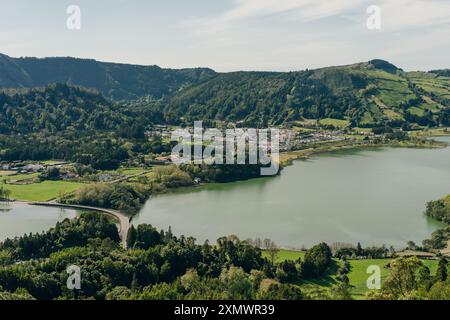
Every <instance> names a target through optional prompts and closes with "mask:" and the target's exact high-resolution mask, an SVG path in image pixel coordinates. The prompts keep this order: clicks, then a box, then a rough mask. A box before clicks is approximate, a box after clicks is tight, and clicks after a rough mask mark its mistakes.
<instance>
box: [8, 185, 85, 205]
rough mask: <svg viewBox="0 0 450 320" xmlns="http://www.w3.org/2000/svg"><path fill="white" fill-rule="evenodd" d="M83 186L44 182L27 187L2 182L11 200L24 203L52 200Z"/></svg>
mask: <svg viewBox="0 0 450 320" xmlns="http://www.w3.org/2000/svg"><path fill="white" fill-rule="evenodd" d="M82 185H83V184H82V183H77V182H67V181H44V182H40V183H33V184H27V185H13V184H7V185H4V184H3V181H1V182H0V186H4V187H6V189H8V190H10V191H11V195H10V197H11V199H15V200H22V201H48V200H52V199H55V198H57V197H59V196H60V195H61V194H64V193H69V192H73V191H75V190H77V189H78V188H80V187H81V186H82Z"/></svg>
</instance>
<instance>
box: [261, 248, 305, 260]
mask: <svg viewBox="0 0 450 320" xmlns="http://www.w3.org/2000/svg"><path fill="white" fill-rule="evenodd" d="M262 255H263V257H265V258H269V254H268V253H267V251H263V254H262ZM304 256H305V252H304V251H293V250H280V251H279V252H278V254H277V257H276V259H275V262H282V261H285V260H297V259H298V258H301V259H303V257H304Z"/></svg>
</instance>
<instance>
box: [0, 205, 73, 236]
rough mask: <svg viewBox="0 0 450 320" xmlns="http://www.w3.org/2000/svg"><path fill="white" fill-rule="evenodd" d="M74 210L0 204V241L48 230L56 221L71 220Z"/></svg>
mask: <svg viewBox="0 0 450 320" xmlns="http://www.w3.org/2000/svg"><path fill="white" fill-rule="evenodd" d="M77 214H78V212H77V211H75V210H67V209H63V208H53V207H40V206H29V205H25V204H20V203H11V204H6V203H0V240H4V239H6V238H13V237H16V236H21V235H24V234H29V233H36V232H42V231H45V230H48V229H50V228H52V227H54V226H55V225H56V223H57V222H58V221H62V220H64V219H67V218H69V219H72V218H74V217H76V216H77Z"/></svg>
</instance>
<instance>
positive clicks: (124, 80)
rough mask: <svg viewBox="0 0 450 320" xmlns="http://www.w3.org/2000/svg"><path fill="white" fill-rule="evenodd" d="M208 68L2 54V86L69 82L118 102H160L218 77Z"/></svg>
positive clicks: (0, 81) (21, 86) (0, 73)
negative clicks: (150, 99) (20, 56)
mask: <svg viewBox="0 0 450 320" xmlns="http://www.w3.org/2000/svg"><path fill="white" fill-rule="evenodd" d="M214 74H215V72H214V71H213V70H211V69H207V68H197V69H182V70H174V69H162V68H160V67H158V66H139V65H129V64H119V63H105V62H99V61H95V60H92V59H75V58H69V57H65V58H45V59H37V58H12V57H8V56H6V55H3V54H0V87H3V88H33V87H44V86H47V85H49V84H52V83H69V84H73V85H78V86H83V87H86V88H92V89H96V90H98V91H99V92H101V93H102V94H103V95H104V96H105V97H107V98H110V99H114V100H133V99H137V98H140V97H143V96H148V97H151V98H153V99H160V98H162V97H164V96H167V95H172V94H174V93H175V92H177V91H178V90H180V89H181V88H183V87H186V86H189V85H192V84H194V83H197V82H200V81H203V80H205V79H208V78H210V77H212V76H214Z"/></svg>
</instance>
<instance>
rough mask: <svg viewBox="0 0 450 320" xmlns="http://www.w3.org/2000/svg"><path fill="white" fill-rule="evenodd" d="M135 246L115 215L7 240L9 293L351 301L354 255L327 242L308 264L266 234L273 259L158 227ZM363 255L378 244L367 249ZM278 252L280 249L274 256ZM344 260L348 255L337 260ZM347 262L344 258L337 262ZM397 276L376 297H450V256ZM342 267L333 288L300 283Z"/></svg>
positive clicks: (146, 230) (2, 291)
mask: <svg viewBox="0 0 450 320" xmlns="http://www.w3.org/2000/svg"><path fill="white" fill-rule="evenodd" d="M127 244H128V250H124V249H123V248H121V247H120V245H119V235H118V232H117V228H116V226H115V224H114V223H113V222H112V221H109V219H108V218H106V217H104V216H101V215H99V214H95V213H83V214H82V215H81V216H79V217H78V218H76V219H74V220H68V219H67V220H64V221H62V222H60V223H58V224H57V225H56V227H55V228H53V229H51V230H49V231H47V232H43V233H41V234H30V235H24V236H22V237H16V238H15V239H7V240H5V241H4V242H3V243H0V299H100V300H103V299H107V300H124V299H125V300H126V299H132V300H161V299H164V300H167V299H169V300H175V299H218V300H227V299H238V300H254V299H264V300H267V299H274V300H301V299H334V300H348V299H351V298H352V296H351V286H350V285H349V279H348V276H347V274H348V272H349V270H350V266H349V264H348V261H347V260H346V257H347V256H346V254H345V252H343V251H340V254H339V255H338V256H336V258H334V259H333V254H332V251H331V249H330V248H329V247H328V245H326V244H325V243H321V244H318V245H316V246H313V247H312V248H310V249H309V250H307V251H306V253H305V255H304V257H303V258H302V259H298V260H295V261H293V260H285V261H279V262H277V261H275V260H274V259H273V257H274V256H275V255H276V247H274V246H273V244H272V242H271V241H270V240H268V239H267V240H264V245H265V246H266V247H265V250H266V251H267V252H269V258H267V257H263V254H262V250H261V249H260V248H259V247H258V246H255V245H254V244H252V243H251V242H250V241H241V240H239V239H238V238H237V237H236V236H228V237H222V238H219V239H218V240H217V242H216V243H215V244H214V245H213V244H209V243H208V242H205V243H204V244H196V241H195V239H194V238H190V237H184V236H180V237H175V236H174V235H173V234H172V231H171V230H170V229H169V230H167V231H158V230H156V229H155V228H154V227H152V226H151V225H145V224H143V225H139V226H137V227H132V228H131V229H130V230H129V233H128V236H127ZM358 250H361V252H360V253H359V254H362V256H361V258H363V257H368V256H365V254H368V253H369V252H374V251H371V250H370V249H362V248H358ZM272 253H273V254H272ZM337 259H340V260H337ZM337 261H339V262H337ZM70 265H76V266H78V267H79V268H80V270H81V289H80V290H69V289H68V288H67V285H66V282H67V278H68V274H67V272H66V268H67V267H68V266H70ZM386 267H387V268H388V269H389V270H390V274H391V275H390V276H388V277H387V278H386V280H385V281H384V283H383V287H382V289H381V290H375V291H372V292H370V293H369V294H368V296H367V297H368V298H370V299H449V298H450V291H449V288H450V286H449V283H448V281H449V279H448V273H447V272H448V270H447V261H446V260H445V259H444V258H441V259H440V262H439V266H438V268H437V271H436V272H435V274H431V272H430V270H429V269H428V268H427V267H426V266H425V265H424V264H423V262H421V261H420V260H418V259H416V258H400V259H396V260H393V261H392V262H390V263H389V265H387V266H386ZM330 270H337V277H336V283H335V284H334V285H333V286H331V287H330V288H327V289H325V288H322V289H321V290H318V289H317V288H315V287H314V286H313V287H309V286H306V287H305V286H300V284H302V283H314V281H319V282H320V279H322V278H323V277H324V274H325V273H326V272H329V271H330Z"/></svg>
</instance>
